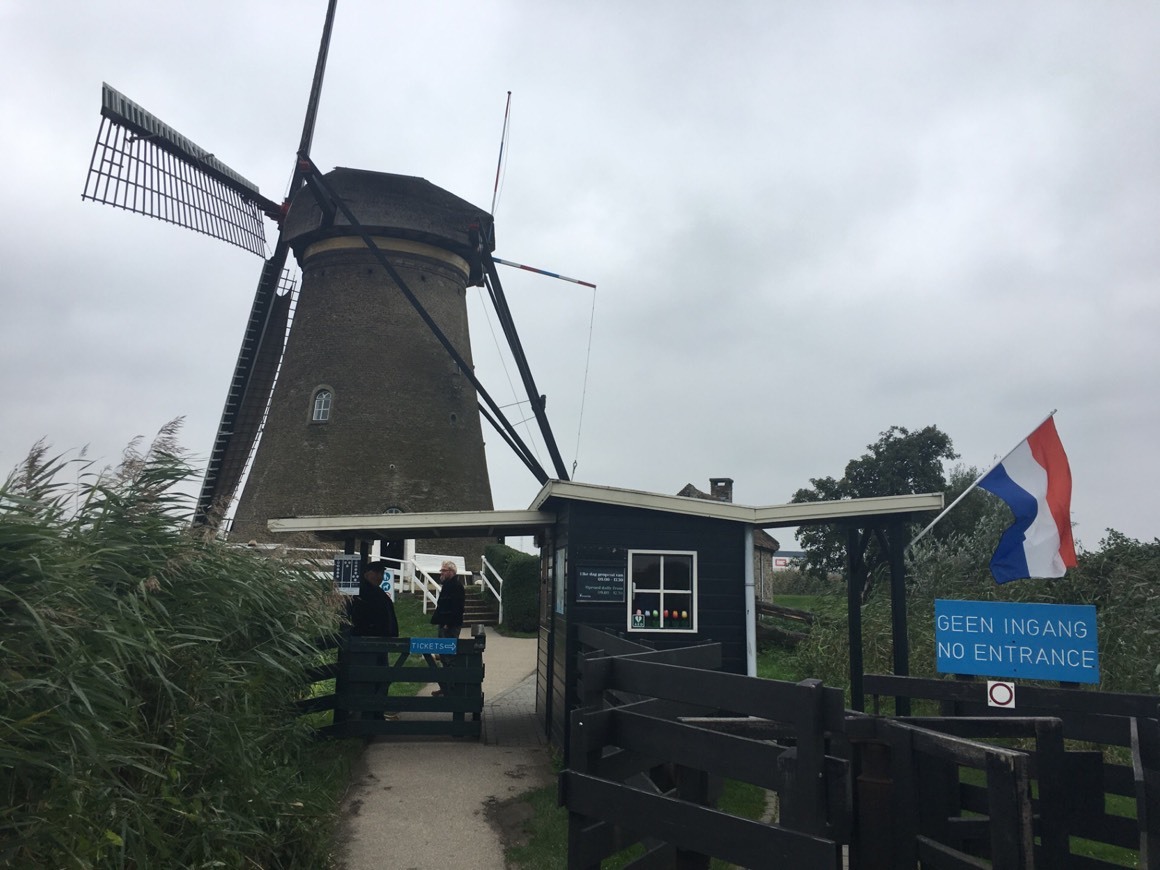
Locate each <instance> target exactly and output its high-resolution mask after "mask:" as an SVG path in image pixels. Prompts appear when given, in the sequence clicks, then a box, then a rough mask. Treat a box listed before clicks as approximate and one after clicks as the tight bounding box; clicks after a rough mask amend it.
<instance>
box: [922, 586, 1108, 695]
mask: <svg viewBox="0 0 1160 870" xmlns="http://www.w3.org/2000/svg"><path fill="white" fill-rule="evenodd" d="M934 622H935V648H936V650H937V653H936V661H937V670H938V672H939V673H940V674H974V675H976V676H989V677H1020V678H1022V679H1025V680H1052V681H1058V682H1063V683H1098V682H1099V681H1100V666H1099V648H1098V645H1097V642H1096V609H1095V607H1093V606H1091V605H1081V604H1015V603H1008V602H998V601H948V600H936V601H935V603H934ZM1010 703H1012V704H1013V693H1012V701H1011V702H1010ZM996 706H1006V704H996Z"/></svg>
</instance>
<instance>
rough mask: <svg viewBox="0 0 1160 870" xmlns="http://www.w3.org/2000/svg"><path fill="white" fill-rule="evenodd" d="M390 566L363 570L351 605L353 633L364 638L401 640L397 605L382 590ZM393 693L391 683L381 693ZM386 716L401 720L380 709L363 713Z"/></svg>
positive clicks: (379, 564)
mask: <svg viewBox="0 0 1160 870" xmlns="http://www.w3.org/2000/svg"><path fill="white" fill-rule="evenodd" d="M386 568H387V563H386V562H384V561H382V560H380V561H377V562H370V563H368V564H367V566H366V567H365V568H363V573H362V579H360V580H359V584H358V595H357V596H356V597H355V599H354V601H353V602H351V618H350V633H351V634H357V635H361V636H363V637H398V636H399V620H398V618H397V617H396V616H395V602H393V601H392V600H391V596H390V595H388V594H387V593H386V591H385V590H384V589H383V585H382V584H383V572H384V571H385V570H386ZM388 691H390V684H384V685H383V687H382V692H383V694H384V695H385V694H386V693H387V692H388ZM380 716H382V717H385V718H386V719H389V720H391V721H394V720H395V719H398V718H399V716H398V714H397V713H393V712H383V711H381V710H378V711H374V712H366V713H363V718H366V719H377V718H378V717H380Z"/></svg>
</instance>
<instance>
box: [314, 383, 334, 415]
mask: <svg viewBox="0 0 1160 870" xmlns="http://www.w3.org/2000/svg"><path fill="white" fill-rule="evenodd" d="M333 403H334V393H332V392H331V391H330V390H328V389H326V388H325V387H322V388H320V389H318V390H315V392H314V407H313V410H312V412H311V414H310V420H311V421H312V422H314V423H326V422H327V421H329V420H330V406H331V405H332V404H333Z"/></svg>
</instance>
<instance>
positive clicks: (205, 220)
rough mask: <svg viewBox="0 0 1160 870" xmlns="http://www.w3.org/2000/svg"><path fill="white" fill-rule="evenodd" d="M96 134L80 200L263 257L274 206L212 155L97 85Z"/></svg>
mask: <svg viewBox="0 0 1160 870" xmlns="http://www.w3.org/2000/svg"><path fill="white" fill-rule="evenodd" d="M101 116H102V117H101V127H100V130H99V131H98V132H97V141H96V144H95V145H94V146H93V157H92V162H91V163H90V164H89V174H88V177H87V179H86V180H85V189H84V192H83V193H82V194H81V198H82V199H87V200H92V201H93V202H99V203H103V204H105V205H112V206H115V207H117V208H123V209H126V210H127V211H131V212H136V213H137V214H143V215H148V216H149V217H154V218H158V219H159V220H163V221H168V222H169V223H173V224H177V225H178V226H182V227H186V228H188V229H191V230H197V231H198V232H200V233H205V234H206V235H208V236H213V237H214V238H215V239H221V240H222V241H224V242H229V243H230V244H232V245H237V246H238V247H240V248H245V249H246V250H247V251H251V252H253V253H255V254H257V255H258V256H260V257H264V256H265V255H266V232H265V226H264V222H263V217H262V215H263V213H266V214H268V215H270V216H272V217H273V216H276V215H277V214H278V205H277V204H276V203H274V202H272V201H270V200H268V199H266V198H265V197H263V196H262V194H261V193H260V192H259V191H258V187H257V185H255V184H253V183H252V182H250V181H248V180H247V179H245V178H244V177H242V176H241V175H239V174H238V173H237V172H234V170H232V169H230V168H229V167H228V166H226V165H225V164H224V163H222V162H220V161H219V160H217V159H216V158H215V157H214V156H213V154H211V153H210V152H208V151H206V150H205V149H204V148H201V147H199V146H198V145H195V144H194V143H193V142H191V141H190V140H189V139H188V138H186V137H185V136H182V135H181V134H180V133H178V132H177V131H176V130H174V129H173V128H172V127H170V126H169V125H168V124H165V123H164V122H163V121H161V120H160V119H158V118H156V117H155V116H153V115H151V114H150V113H149V112H147V111H145V110H144V109H143V108H141V107H140V106H139V105H137V104H136V103H134V102H133V101H132V100H130V99H129V98H128V97H126V96H125V95H124V94H122V93H121V92H120V91H118V90H116V89H115V88H112V87H110V86H109V85H108V84H103V85H102V89H101Z"/></svg>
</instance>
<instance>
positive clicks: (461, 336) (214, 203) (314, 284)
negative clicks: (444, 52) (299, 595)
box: [82, 0, 591, 553]
mask: <svg viewBox="0 0 1160 870" xmlns="http://www.w3.org/2000/svg"><path fill="white" fill-rule="evenodd" d="M336 2H337V0H329V2H328V7H327V13H326V21H325V25H324V28H323V34H322V40H321V44H320V47H319V52H318V60H317V64H316V66H315V73H314V81H313V85H312V87H311V93H310V98H309V101H308V104H307V112H306V120H305V123H304V125H303V132H302V139H301V142H300V144H299V147H298V151H297V157H296V160H295V169H294V173H293V177H292V180H291V184H290V191H289V195H288V197H287V199H286V200H285V202H283V203H276V202H273V201H271V200H269V199H267V198H265V197H263V196H262V195H261V193H260V192H259V191H258V188H257V187H256V186H255V185H253V184H252V183H251V182H249V181H247V180H246V179H245V178H244V177H242V176H241V175H239V174H238V173H236V172H234V171H233V170H232V169H230V168H229V167H228V166H226V165H224V164H223V163H221V162H219V161H218V160H217V159H216V158H215V157H214V156H213V155H212V154H211V153H210V152H207V151H206V150H205V149H202V148H200V147H198V146H197V145H195V144H193V143H192V142H191V141H190V140H189V139H187V138H186V137H185V136H182V135H181V134H180V133H178V132H177V131H175V130H173V129H172V128H171V127H169V126H168V125H166V124H164V123H163V122H162V121H160V120H159V119H157V118H156V117H154V116H153V115H151V114H150V113H149V112H147V111H145V110H144V109H143V108H141V107H140V106H138V105H137V104H135V103H133V102H132V101H131V100H129V99H127V98H126V97H124V96H123V95H122V94H120V93H118V92H117V91H115V90H114V89H112V88H110V87H109V86H108V85H105V86H104V91H103V94H102V108H101V114H102V116H103V119H102V123H101V129H100V131H99V133H98V135H97V142H96V145H95V147H94V150H93V158H92V163H91V165H90V168H89V174H88V178H87V181H86V184H85V190H84V193H83V194H82V198H83V199H89V200H93V201H95V202H101V203H106V204H110V205H114V206H117V207H120V208H123V209H126V210H129V211H135V212H138V213H141V214H146V215H150V216H152V217H157V218H160V219H163V220H167V221H170V222H173V223H177V224H179V225H181V226H185V227H187V228H191V229H196V230H198V231H200V232H204V233H207V234H209V235H211V236H214V237H215V238H218V239H221V240H223V241H228V242H230V243H232V244H236V245H239V246H241V247H244V248H246V249H247V250H250V251H252V252H253V253H255V254H258V255H259V256H263V257H265V256H266V252H267V251H266V241H265V235H264V228H265V225H264V220H263V216H265V218H268V219H270V220H272V221H274V222H275V223H276V224H277V225H278V227H279V233H278V237H277V240H276V242H275V244H274V247H273V251H272V253H270V255H269V257H268V258H266V259H265V263H264V265H263V268H262V271H261V275H260V278H259V281H258V288H257V292H256V293H255V296H254V302H253V305H252V307H251V312H250V317H249V319H248V322H247V325H246V330H245V334H244V336H243V340H242V347H241V350H240V352H239V354H238V360H237V364H236V366H235V370H234V376H233V379H232V380H231V383H230V388H229V391H228V393H227V397H226V402H225V407H224V410H223V412H222V419H221V423H220V424H219V427H218V434H217V438H216V440H215V443H214V446H213V451H212V453H211V455H210V460H209V463H208V465H207V468H206V474H205V478H204V480H203V482H202V488H201V494H200V497H199V499H198V504H197V510H196V515H195V521H196V522H200V523H205V524H209V525H211V526H216V525H218V524H220V523H221V521H222V519H223V518H224V517H225V516H226V514H227V511H228V509H229V507H230V506H231V504H232V502H233V499H234V496H235V494H236V492H237V489H238V487H239V484H240V482H241V480H242V478H243V476H244V472H245V470H246V469H247V468H249V469H250V473H249V475H248V477H247V479H246V485H245V487H244V489H243V492H242V495H241V498H240V499H239V501H238V505H237V510H236V513H235V518H234V525H233V528H232V531H231V537H232V538H233V539H240V540H272V539H273V538H272V536H271V535H270V533H269V532H268V530H267V525H266V524H267V521H268V520H269V519H272V518H275V517H287V516H309V515H320V514H359V513H367V514H378V513H386V512H393V511H400V512H412V511H428V510H490V509H491V507H492V501H491V489H490V484H489V479H488V472H487V462H486V458H485V455H484V445H483V433H482V427H481V423H480V418H481V416H482V417H483V418H484V419H486V420H487V421H488V422H489V423H490V424H491V425H492V426H493V427H494V428H495V429H496V431H497V432H499V434H500V435H501V437H502V438H503V439H504V440H505V442H506V443H507V444H508V445H509V446H510V447H511V448H512V449H513V450H514V451H515V452H516V454H517V456H518V457H519V458H520V459H521V461H523V462H524V464H525V465H526V466H527V467H528V469H529V470H530V471H531V472H532V473H533V475H535V476H536V478H537V479H538V480H539V481H540V482H544V481H546V480H548V478H549V474H548V473H547V472H546V471H545V470H544V469H543V467H542V466H541V465H540V463H539V461H538V460H537V458H536V457H535V455H534V453H533V452H532V450H531V449H530V448H529V447H528V446H527V445H526V444H525V443H524V441H523V440H522V439H521V438H520V436H519V435H518V433H517V431H516V429H515V426H514V425H513V424H512V423H511V422H510V421H509V420H508V419H507V417H506V416H505V415H504V413H503V411H502V410H501V409H500V407H499V406H498V405H497V404H496V402H495V401H494V400H493V399H492V398H491V396H490V395H489V394H488V392H487V390H486V389H485V388H484V386H483V384H481V383H480V382H479V380H478V378H477V377H476V376H475V372H474V368H473V366H472V362H471V347H470V341H469V337H468V327H467V307H466V288H467V287H469V286H476V285H482V286H485V287H486V288H487V290H488V296H489V299H490V301H491V302H492V304H493V306H494V308H495V310H496V313H497V315H498V320H499V323H500V325H501V327H502V328H503V331H504V334H505V337H506V338H507V340H508V345H509V348H510V349H511V351H512V356H513V358H514V360H515V363H516V366H517V368H518V369H519V371H520V374H521V377H522V379H523V384H524V387H525V389H526V391H527V395H528V401H529V403H530V405H531V408H532V411H533V413H534V415H535V416H536V419H537V422H538V423H539V428H540V431H541V434H542V437H543V439H544V442H545V445H546V447H547V449H548V452H549V454H550V456H551V459H552V462H553V465H554V469H555V473H554V475H553V476H555V477H556V478H559V479H563V480H566V479H567V478H568V475H567V472H566V470H565V468H564V463H563V460H562V458H561V457H560V454H559V450H558V449H557V447H556V443H555V440H554V438H553V436H552V433H551V428H550V427H549V425H548V422H547V417H546V415H545V413H544V403H543V399H542V397H541V396H540V394H539V392H538V390H537V389H536V385H535V382H534V380H533V379H532V376H531V372H530V370H529V368H528V364H527V360H526V358H525V356H524V354H523V350H522V347H521V345H520V341H519V336H518V334H517V333H516V329H515V324H514V320H513V319H512V316H511V312H510V310H509V309H508V306H507V302H506V298H505V297H504V293H503V288H502V285H501V284H500V281H499V275H498V274H497V273H496V268H495V263H496V262H500V263H506V262H507V261H503V260H497V259H493V258H492V256H491V253H492V251H493V250H494V247H495V235H494V227H493V224H492V219H491V216H490V215H489V214H488V213H487V212H485V211H484V210H482V209H480V208H477V207H476V206H473V205H472V204H470V203H468V202H466V201H464V200H462V199H460V198H459V197H457V196H455V195H453V194H451V193H449V192H448V191H446V190H443V189H441V188H439V187H436V186H435V185H433V184H431V183H430V182H428V181H426V180H424V179H421V178H414V177H409V176H403V175H392V174H388V173H382V172H369V171H364V170H357V169H336V170H334V171H333V172H330V173H326V174H323V173H321V172H320V171H319V170H318V168H317V167H316V166H315V165H314V163H313V162H312V161H311V159H310V146H311V141H312V139H313V133H314V122H315V118H316V115H317V110H318V103H319V98H320V95H321V89H322V79H323V74H324V72H325V68H326V57H327V53H328V50H329V44H330V34H331V30H332V27H333V23H334V14H335V7H336ZM291 252H293V254H294V256H295V257H296V258H297V260H298V262H299V264H300V266H301V268H302V274H303V277H302V286H301V290H300V292H297V293H296V292H294V289H293V287H292V286H291V283H290V282H289V281H288V279H287V277H286V272H285V266H286V263H287V261H288V258H289V256H290V254H291ZM508 265H516V264H508ZM524 268H527V267H524ZM533 271H538V270H533ZM557 277H562V276H557ZM567 280H572V279H567ZM590 286H591V285H590ZM451 545H452V542H447V541H442V542H441V543H440V546H441V547H443V548H445V549H442V552H445V553H447V552H451V551H450V550H449V549H446V548H447V547H449V546H451ZM469 552H470V551H469Z"/></svg>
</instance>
